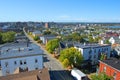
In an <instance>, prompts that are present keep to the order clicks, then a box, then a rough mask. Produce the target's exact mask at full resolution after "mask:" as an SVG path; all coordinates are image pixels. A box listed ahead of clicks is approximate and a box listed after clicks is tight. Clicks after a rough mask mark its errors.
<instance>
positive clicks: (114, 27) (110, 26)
mask: <svg viewBox="0 0 120 80" xmlns="http://www.w3.org/2000/svg"><path fill="white" fill-rule="evenodd" d="M106 28H114V29H115V28H120V26H106Z"/></svg>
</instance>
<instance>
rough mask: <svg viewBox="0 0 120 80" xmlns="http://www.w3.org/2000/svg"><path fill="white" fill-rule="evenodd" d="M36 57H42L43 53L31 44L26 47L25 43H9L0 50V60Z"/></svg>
mask: <svg viewBox="0 0 120 80" xmlns="http://www.w3.org/2000/svg"><path fill="white" fill-rule="evenodd" d="M36 55H43V51H42V50H41V49H40V47H39V46H37V45H36V44H33V43H29V44H28V46H27V43H26V42H19V43H11V44H8V45H4V46H2V47H1V48H0V60H2V59H9V58H17V57H27V56H36Z"/></svg>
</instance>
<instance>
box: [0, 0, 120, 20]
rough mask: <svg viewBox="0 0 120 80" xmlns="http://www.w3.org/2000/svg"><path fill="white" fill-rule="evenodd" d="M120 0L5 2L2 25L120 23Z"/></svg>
mask: <svg viewBox="0 0 120 80" xmlns="http://www.w3.org/2000/svg"><path fill="white" fill-rule="evenodd" d="M119 3H120V1H119V0H1V1H0V10H1V11H0V12H1V13H0V22H17V21H38V22H40V21H43V22H50V21H54V22H120V15H119V14H120V11H119V7H120V5H119Z"/></svg>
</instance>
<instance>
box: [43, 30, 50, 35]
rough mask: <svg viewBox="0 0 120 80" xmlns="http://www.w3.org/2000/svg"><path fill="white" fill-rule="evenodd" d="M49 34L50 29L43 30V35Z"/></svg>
mask: <svg viewBox="0 0 120 80" xmlns="http://www.w3.org/2000/svg"><path fill="white" fill-rule="evenodd" d="M49 34H51V31H49V30H46V31H44V33H43V35H49Z"/></svg>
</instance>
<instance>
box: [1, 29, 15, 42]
mask: <svg viewBox="0 0 120 80" xmlns="http://www.w3.org/2000/svg"><path fill="white" fill-rule="evenodd" d="M15 34H16V33H15V32H13V31H9V32H6V33H2V41H3V42H4V43H6V42H12V41H14V39H15Z"/></svg>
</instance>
